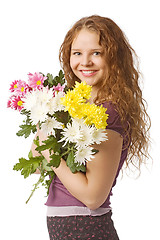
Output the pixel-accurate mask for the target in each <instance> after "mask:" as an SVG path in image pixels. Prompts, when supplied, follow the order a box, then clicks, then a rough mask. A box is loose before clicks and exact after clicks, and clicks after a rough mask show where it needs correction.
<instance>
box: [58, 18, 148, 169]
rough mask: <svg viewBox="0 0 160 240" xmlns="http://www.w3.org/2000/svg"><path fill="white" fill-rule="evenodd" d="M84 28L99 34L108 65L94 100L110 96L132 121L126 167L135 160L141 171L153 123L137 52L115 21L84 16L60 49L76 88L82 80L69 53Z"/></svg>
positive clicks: (66, 74) (122, 116)
mask: <svg viewBox="0 0 160 240" xmlns="http://www.w3.org/2000/svg"><path fill="white" fill-rule="evenodd" d="M84 28H85V29H88V30H89V31H94V32H96V33H97V34H98V35H99V44H100V45H101V46H102V47H103V50H104V54H105V58H106V63H107V67H108V69H107V74H106V76H105V77H104V78H103V80H102V84H101V88H100V89H99V91H98V94H97V97H96V99H95V100H94V102H95V103H96V104H99V103H103V102H105V101H107V100H108V96H110V97H111V101H112V103H113V104H116V109H117V111H118V112H119V114H120V116H121V121H122V124H123V126H124V128H125V122H126V121H127V122H128V123H129V127H130V130H131V131H130V132H131V134H130V138H129V139H128V145H129V151H128V157H127V159H126V161H125V162H126V167H128V166H130V163H132V164H133V165H134V166H135V167H136V168H138V169H139V170H140V166H141V163H142V162H146V159H148V158H149V148H148V147H149V142H150V141H149V139H150V137H149V129H150V125H151V124H150V117H149V116H148V114H147V112H146V106H147V104H146V101H145V100H144V99H143V97H142V90H141V88H140V79H141V78H140V76H141V74H140V72H139V70H138V58H137V55H136V53H135V51H134V50H133V48H132V47H131V46H130V44H129V42H128V40H127V38H126V36H125V34H124V33H123V32H122V30H121V29H120V28H119V26H117V24H116V23H115V22H114V21H113V20H111V19H109V18H105V17H101V16H97V15H93V16H89V17H84V18H82V19H80V20H79V21H77V22H76V23H75V24H74V25H73V26H72V28H71V29H70V30H69V31H68V33H67V34H66V36H65V39H64V42H63V43H62V45H61V48H60V52H59V59H60V62H61V66H62V68H63V70H64V73H65V78H66V80H67V83H68V86H69V87H73V86H74V84H75V81H80V80H79V79H78V78H77V77H76V76H75V74H74V73H73V71H72V69H71V67H70V52H71V45H72V42H73V40H74V38H75V37H76V35H77V33H78V32H79V31H80V30H81V29H84ZM124 130H125V129H124Z"/></svg>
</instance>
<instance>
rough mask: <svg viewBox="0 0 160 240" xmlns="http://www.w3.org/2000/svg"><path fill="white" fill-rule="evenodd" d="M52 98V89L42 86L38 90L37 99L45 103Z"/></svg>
mask: <svg viewBox="0 0 160 240" xmlns="http://www.w3.org/2000/svg"><path fill="white" fill-rule="evenodd" d="M52 98H53V91H52V89H47V88H45V87H44V88H43V89H41V90H39V91H38V101H39V102H41V103H45V104H47V103H48V102H49V101H50V100H51V99H52Z"/></svg>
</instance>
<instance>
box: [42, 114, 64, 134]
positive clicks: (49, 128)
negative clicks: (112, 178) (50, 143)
mask: <svg viewBox="0 0 160 240" xmlns="http://www.w3.org/2000/svg"><path fill="white" fill-rule="evenodd" d="M54 128H55V129H62V128H63V124H62V123H60V122H58V121H57V120H56V119H55V118H54V117H53V118H50V117H49V118H48V119H47V120H46V121H45V123H43V124H42V126H41V129H42V131H44V132H45V133H46V134H47V135H51V134H52V135H54V136H55V131H54Z"/></svg>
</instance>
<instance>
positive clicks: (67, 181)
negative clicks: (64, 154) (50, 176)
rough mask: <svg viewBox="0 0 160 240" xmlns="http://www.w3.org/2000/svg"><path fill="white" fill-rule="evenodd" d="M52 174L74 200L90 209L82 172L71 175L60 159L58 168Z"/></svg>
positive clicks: (86, 185) (84, 177)
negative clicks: (54, 174)
mask: <svg viewBox="0 0 160 240" xmlns="http://www.w3.org/2000/svg"><path fill="white" fill-rule="evenodd" d="M54 172H55V173H56V175H57V176H58V178H59V179H60V181H61V182H62V183H63V185H64V186H65V187H66V188H67V190H68V191H69V192H70V193H71V194H72V195H73V196H74V197H75V198H77V199H78V200H80V201H81V202H83V203H84V204H85V205H86V206H88V207H90V206H89V205H90V201H91V200H90V192H89V184H88V179H87V177H86V174H84V173H82V172H76V173H72V172H71V170H70V169H69V167H67V165H66V162H65V161H64V160H63V159H61V164H60V166H59V167H58V168H54Z"/></svg>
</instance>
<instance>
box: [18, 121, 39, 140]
mask: <svg viewBox="0 0 160 240" xmlns="http://www.w3.org/2000/svg"><path fill="white" fill-rule="evenodd" d="M19 127H20V128H21V130H19V131H18V132H17V133H16V135H17V136H23V135H24V137H25V138H27V137H29V135H30V134H31V132H33V133H35V132H36V131H37V128H36V125H31V124H30V125H27V124H24V125H20V126H19Z"/></svg>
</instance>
